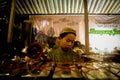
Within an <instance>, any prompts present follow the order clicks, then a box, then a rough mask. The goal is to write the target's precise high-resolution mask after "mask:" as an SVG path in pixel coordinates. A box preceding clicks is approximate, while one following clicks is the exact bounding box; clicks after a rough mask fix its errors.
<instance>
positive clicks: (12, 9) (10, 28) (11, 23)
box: [7, 0, 16, 43]
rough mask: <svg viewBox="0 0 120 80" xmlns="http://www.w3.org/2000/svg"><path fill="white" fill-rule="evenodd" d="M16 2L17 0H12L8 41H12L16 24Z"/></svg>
mask: <svg viewBox="0 0 120 80" xmlns="http://www.w3.org/2000/svg"><path fill="white" fill-rule="evenodd" d="M15 4H16V0H12V2H11V12H10V19H9V27H8V36H7V42H8V43H10V42H12V34H13V25H14V17H15Z"/></svg>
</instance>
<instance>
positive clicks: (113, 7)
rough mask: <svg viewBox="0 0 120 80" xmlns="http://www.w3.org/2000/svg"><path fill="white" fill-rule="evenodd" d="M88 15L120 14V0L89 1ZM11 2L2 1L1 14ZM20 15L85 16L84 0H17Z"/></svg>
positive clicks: (16, 9)
mask: <svg viewBox="0 0 120 80" xmlns="http://www.w3.org/2000/svg"><path fill="white" fill-rule="evenodd" d="M87 4H88V14H115V15H119V14H120V0H87ZM9 7H10V0H0V14H1V13H3V14H4V13H5V12H6V11H7V12H8V9H9ZM15 12H16V14H18V15H36V14H37V15H39V14H40V15H44V14H45V15H49V14H55V15H57V14H71V15H72V14H84V0H16V6H15Z"/></svg>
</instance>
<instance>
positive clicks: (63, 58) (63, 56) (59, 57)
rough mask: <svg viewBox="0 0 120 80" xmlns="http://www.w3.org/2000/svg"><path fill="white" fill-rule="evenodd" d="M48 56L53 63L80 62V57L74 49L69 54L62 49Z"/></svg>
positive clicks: (52, 51)
mask: <svg viewBox="0 0 120 80" xmlns="http://www.w3.org/2000/svg"><path fill="white" fill-rule="evenodd" d="M48 56H49V57H50V59H52V61H59V62H74V61H80V56H79V55H78V54H77V53H75V52H74V51H73V50H72V49H70V50H68V51H67V52H64V51H62V50H61V48H60V47H59V48H57V49H52V50H51V51H50V52H49V53H48Z"/></svg>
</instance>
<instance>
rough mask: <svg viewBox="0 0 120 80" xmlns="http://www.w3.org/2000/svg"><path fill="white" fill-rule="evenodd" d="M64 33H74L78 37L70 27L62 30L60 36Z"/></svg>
mask: <svg viewBox="0 0 120 80" xmlns="http://www.w3.org/2000/svg"><path fill="white" fill-rule="evenodd" d="M63 33H73V34H75V35H76V31H75V30H74V29H72V28H69V27H65V28H63V29H62V30H61V32H60V34H63Z"/></svg>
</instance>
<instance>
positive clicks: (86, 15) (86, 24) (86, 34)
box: [83, 0, 89, 54]
mask: <svg viewBox="0 0 120 80" xmlns="http://www.w3.org/2000/svg"><path fill="white" fill-rule="evenodd" d="M83 1H84V20H85V50H86V53H87V54H88V53H89V27H88V5H87V0H83Z"/></svg>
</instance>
